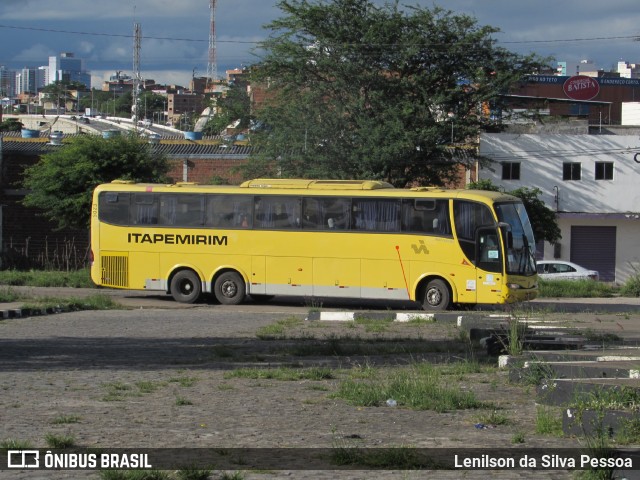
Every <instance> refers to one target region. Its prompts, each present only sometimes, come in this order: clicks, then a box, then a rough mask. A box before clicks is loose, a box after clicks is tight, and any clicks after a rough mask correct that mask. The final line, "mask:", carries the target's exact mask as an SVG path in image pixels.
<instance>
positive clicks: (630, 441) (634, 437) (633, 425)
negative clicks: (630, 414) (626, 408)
mask: <svg viewBox="0 0 640 480" xmlns="http://www.w3.org/2000/svg"><path fill="white" fill-rule="evenodd" d="M615 440H616V443H617V444H619V445H637V444H640V418H632V419H629V420H626V421H624V422H622V425H621V427H620V430H619V431H618V432H616V435H615Z"/></svg>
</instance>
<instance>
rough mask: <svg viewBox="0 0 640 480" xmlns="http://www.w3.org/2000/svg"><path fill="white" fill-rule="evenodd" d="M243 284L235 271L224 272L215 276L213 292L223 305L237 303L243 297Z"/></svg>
mask: <svg viewBox="0 0 640 480" xmlns="http://www.w3.org/2000/svg"><path fill="white" fill-rule="evenodd" d="M245 288H246V287H245V284H244V280H243V279H242V277H241V276H240V275H239V274H238V273H236V272H225V273H223V274H222V275H220V276H219V277H218V278H216V281H215V282H214V285H213V294H214V295H215V297H216V300H218V301H219V302H220V303H221V304H223V305H238V304H240V303H242V301H243V300H244V297H245Z"/></svg>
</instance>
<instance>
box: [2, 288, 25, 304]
mask: <svg viewBox="0 0 640 480" xmlns="http://www.w3.org/2000/svg"><path fill="white" fill-rule="evenodd" d="M20 298H22V296H21V295H20V294H19V293H17V292H15V291H14V290H13V289H11V288H9V287H5V288H0V303H9V302H15V301H16V300H20Z"/></svg>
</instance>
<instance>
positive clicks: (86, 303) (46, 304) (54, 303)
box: [23, 294, 122, 311]
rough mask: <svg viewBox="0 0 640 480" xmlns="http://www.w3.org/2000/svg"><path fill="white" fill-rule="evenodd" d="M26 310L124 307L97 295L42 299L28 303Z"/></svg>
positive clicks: (109, 308)
mask: <svg viewBox="0 0 640 480" xmlns="http://www.w3.org/2000/svg"><path fill="white" fill-rule="evenodd" d="M23 307H24V308H25V309H34V310H36V309H47V308H51V309H57V310H64V311H81V310H116V309H120V308H122V306H121V305H120V304H119V303H118V302H116V301H114V300H113V299H112V298H111V297H110V296H108V295H102V294H96V295H90V296H88V297H85V298H56V297H40V298H36V299H33V301H31V302H26V303H25V304H24V305H23Z"/></svg>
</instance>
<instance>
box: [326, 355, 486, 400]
mask: <svg viewBox="0 0 640 480" xmlns="http://www.w3.org/2000/svg"><path fill="white" fill-rule="evenodd" d="M334 396H335V397H337V398H342V399H344V400H346V401H347V402H348V403H350V404H352V405H357V406H362V407H378V406H380V405H383V404H384V403H385V402H386V401H387V399H394V400H395V401H396V402H397V404H398V405H399V406H405V407H408V408H412V409H416V410H434V411H436V412H446V411H453V410H459V409H468V408H481V407H484V406H485V405H483V404H482V402H480V401H478V400H477V399H476V397H475V395H474V394H473V392H470V391H462V390H460V389H459V388H455V387H451V386H446V385H445V382H444V381H443V378H442V375H441V374H440V373H439V372H438V370H437V368H434V367H433V366H432V365H430V364H427V363H421V364H415V365H412V366H409V367H403V368H398V369H394V370H392V371H387V372H383V371H382V370H381V371H379V374H378V375H375V376H370V377H369V378H368V379H366V380H356V379H347V380H344V381H342V382H340V385H339V386H338V391H337V392H336V393H335V394H334Z"/></svg>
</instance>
